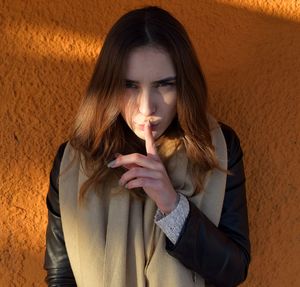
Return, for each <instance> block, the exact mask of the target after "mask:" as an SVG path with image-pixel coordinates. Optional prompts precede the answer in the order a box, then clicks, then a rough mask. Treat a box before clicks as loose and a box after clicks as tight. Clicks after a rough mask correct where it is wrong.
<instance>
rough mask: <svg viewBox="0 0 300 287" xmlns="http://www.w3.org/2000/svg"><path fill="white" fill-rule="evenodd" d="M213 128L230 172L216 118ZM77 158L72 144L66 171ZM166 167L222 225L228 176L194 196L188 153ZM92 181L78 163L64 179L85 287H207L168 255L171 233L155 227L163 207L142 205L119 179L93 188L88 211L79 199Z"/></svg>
mask: <svg viewBox="0 0 300 287" xmlns="http://www.w3.org/2000/svg"><path fill="white" fill-rule="evenodd" d="M210 126H211V136H212V139H213V144H214V146H215V149H216V154H217V158H218V160H219V164H220V166H221V167H222V168H224V169H227V149H226V143H225V139H224V136H223V133H222V131H221V129H220V127H219V125H218V123H217V122H216V121H215V120H214V119H212V118H210ZM73 155H74V150H73V149H72V147H71V146H70V144H69V143H68V144H67V146H66V148H65V151H64V155H63V159H62V162H61V171H63V170H64V169H65V168H66V167H67V165H68V164H69V162H70V160H71V159H73ZM166 168H167V171H168V174H169V176H170V179H171V181H172V184H173V186H174V188H175V190H176V191H177V192H180V193H182V194H184V195H185V196H187V197H188V198H189V200H190V201H192V202H193V203H194V204H196V206H197V207H198V208H199V209H200V210H202V212H203V213H204V214H205V215H206V216H207V217H208V218H209V219H210V220H211V221H212V222H213V223H214V224H215V225H216V226H217V225H218V223H219V220H220V216H221V210H222V206H223V199H224V192H225V184H226V173H224V172H220V171H218V170H213V171H212V172H211V173H210V174H209V176H208V177H207V178H206V183H205V188H204V191H203V192H201V193H198V194H196V195H194V188H193V185H192V182H191V179H190V177H189V165H188V160H187V158H186V156H185V154H184V152H183V151H182V150H181V151H179V152H177V153H175V154H174V155H173V156H172V157H171V159H170V160H169V162H168V164H167V166H166ZM86 179H87V177H86V175H85V174H84V172H83V171H82V168H81V167H80V163H79V160H78V161H77V162H75V163H74V164H73V165H72V166H71V168H70V169H69V170H68V171H67V172H66V173H63V175H62V176H61V177H60V180H59V200H60V209H61V219H62V226H63V233H64V238H65V243H66V248H67V253H68V256H69V259H70V263H71V267H72V270H73V273H74V276H75V279H76V282H77V285H78V286H79V287H146V286H148V287H160V286H172V287H187V286H202V287H203V286H205V284H204V280H203V278H201V276H200V275H198V274H194V273H193V272H192V271H191V270H189V269H187V268H185V267H184V266H183V265H182V264H181V263H180V262H179V261H178V260H177V259H175V258H173V257H172V256H170V255H169V254H168V253H167V252H166V250H165V235H164V233H163V232H162V231H161V230H160V228H159V227H158V226H156V224H155V223H154V215H155V212H156V209H157V207H156V205H155V203H154V202H153V201H152V200H151V199H150V198H147V199H146V200H145V201H141V200H139V199H136V198H134V197H132V196H130V193H129V191H128V190H126V189H123V188H122V187H119V186H118V184H117V182H116V180H115V181H113V182H111V181H110V182H109V181H107V182H105V183H103V184H102V185H101V186H100V187H99V188H101V192H98V193H96V192H95V191H93V190H91V191H89V192H88V193H87V194H86V204H85V205H84V207H82V206H80V205H79V204H78V200H77V198H78V193H79V189H80V186H81V184H82V183H83V182H84V181H85V180H86ZM120 189H122V190H121V192H118V191H120ZM195 240H197V238H195Z"/></svg>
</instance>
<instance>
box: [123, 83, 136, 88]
mask: <svg viewBox="0 0 300 287" xmlns="http://www.w3.org/2000/svg"><path fill="white" fill-rule="evenodd" d="M125 87H126V89H137V85H135V84H133V83H128V82H127V83H125Z"/></svg>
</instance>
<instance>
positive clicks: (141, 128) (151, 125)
mask: <svg viewBox="0 0 300 287" xmlns="http://www.w3.org/2000/svg"><path fill="white" fill-rule="evenodd" d="M158 125H159V124H150V127H151V130H152V131H155V130H156V129H157V127H158ZM137 127H138V128H139V129H140V130H142V131H143V130H144V129H145V125H139V124H137Z"/></svg>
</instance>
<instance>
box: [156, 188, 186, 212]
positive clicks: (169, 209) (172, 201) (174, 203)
mask: <svg viewBox="0 0 300 287" xmlns="http://www.w3.org/2000/svg"><path fill="white" fill-rule="evenodd" d="M179 200H180V196H179V193H177V192H174V194H173V196H172V198H170V200H169V201H168V204H167V205H164V206H163V205H162V206H159V205H157V207H158V209H159V210H160V212H161V213H162V214H163V215H167V214H169V213H171V212H172V211H173V210H174V209H175V208H176V207H177V205H178V203H179Z"/></svg>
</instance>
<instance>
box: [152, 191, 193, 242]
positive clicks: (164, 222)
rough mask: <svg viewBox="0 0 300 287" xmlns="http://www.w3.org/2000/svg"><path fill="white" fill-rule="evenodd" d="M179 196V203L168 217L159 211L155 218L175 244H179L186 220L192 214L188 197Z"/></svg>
mask: <svg viewBox="0 0 300 287" xmlns="http://www.w3.org/2000/svg"><path fill="white" fill-rule="evenodd" d="M179 196H180V199H179V202H178V204H177V206H176V208H175V209H174V210H173V211H172V212H170V213H169V214H168V215H164V214H163V213H162V212H161V211H160V210H159V209H157V211H156V214H155V216H154V222H155V223H156V224H157V225H158V226H159V227H160V228H161V230H162V231H163V233H164V234H165V235H166V236H167V237H168V238H169V239H170V241H171V242H172V243H173V244H175V243H176V242H177V240H178V238H179V235H180V232H181V230H182V228H183V225H184V223H185V220H186V218H187V216H188V214H189V212H190V205H189V202H188V200H187V199H186V197H185V196H184V195H182V194H181V193H179Z"/></svg>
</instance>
